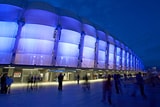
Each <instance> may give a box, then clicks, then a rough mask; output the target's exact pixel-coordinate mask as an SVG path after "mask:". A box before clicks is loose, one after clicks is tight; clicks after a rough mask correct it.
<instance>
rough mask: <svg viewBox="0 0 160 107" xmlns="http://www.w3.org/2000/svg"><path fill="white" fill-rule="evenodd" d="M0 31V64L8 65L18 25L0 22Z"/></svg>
mask: <svg viewBox="0 0 160 107" xmlns="http://www.w3.org/2000/svg"><path fill="white" fill-rule="evenodd" d="M0 30H1V31H0V64H10V63H11V58H12V53H13V48H14V45H15V37H16V34H17V31H18V25H17V23H16V22H2V21H0Z"/></svg>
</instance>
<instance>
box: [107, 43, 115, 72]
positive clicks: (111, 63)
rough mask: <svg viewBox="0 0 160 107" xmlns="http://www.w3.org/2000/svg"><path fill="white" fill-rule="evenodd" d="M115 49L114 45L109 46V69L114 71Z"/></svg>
mask: <svg viewBox="0 0 160 107" xmlns="http://www.w3.org/2000/svg"><path fill="white" fill-rule="evenodd" d="M114 48H115V46H114V45H113V44H109V59H108V64H109V66H108V68H109V69H113V67H114Z"/></svg>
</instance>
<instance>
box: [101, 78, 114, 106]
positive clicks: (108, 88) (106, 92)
mask: <svg viewBox="0 0 160 107" xmlns="http://www.w3.org/2000/svg"><path fill="white" fill-rule="evenodd" d="M102 84H103V86H102V92H103V95H102V102H105V101H106V96H107V98H108V103H109V104H110V105H111V104H112V100H111V95H112V83H111V75H108V77H107V79H106V78H105V80H104V81H103V83H102Z"/></svg>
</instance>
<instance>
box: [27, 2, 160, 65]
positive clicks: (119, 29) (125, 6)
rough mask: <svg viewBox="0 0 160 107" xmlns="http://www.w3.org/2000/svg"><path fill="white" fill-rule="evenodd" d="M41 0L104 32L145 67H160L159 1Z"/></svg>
mask: <svg viewBox="0 0 160 107" xmlns="http://www.w3.org/2000/svg"><path fill="white" fill-rule="evenodd" d="M30 1H45V2H48V3H50V4H52V5H53V6H56V7H60V8H63V9H66V10H69V11H72V12H73V13H75V14H77V15H79V16H80V17H83V18H85V19H87V20H89V21H91V22H93V23H94V24H96V25H98V26H100V27H102V28H104V29H106V30H107V31H108V32H109V33H110V34H111V35H112V36H113V37H114V38H116V39H117V40H119V41H121V42H123V43H124V44H125V45H127V46H128V47H129V48H130V49H131V50H132V51H133V52H134V53H135V54H136V55H137V56H139V57H140V58H141V59H142V61H143V63H144V65H145V66H160V56H159V55H160V30H159V28H160V27H159V26H160V6H159V4H160V0H30Z"/></svg>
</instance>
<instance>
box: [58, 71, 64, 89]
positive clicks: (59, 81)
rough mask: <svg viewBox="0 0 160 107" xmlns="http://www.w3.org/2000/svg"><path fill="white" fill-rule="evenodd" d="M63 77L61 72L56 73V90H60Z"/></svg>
mask: <svg viewBox="0 0 160 107" xmlns="http://www.w3.org/2000/svg"><path fill="white" fill-rule="evenodd" d="M63 77H64V75H62V73H60V74H59V75H58V90H59V91H62V82H63Z"/></svg>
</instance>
